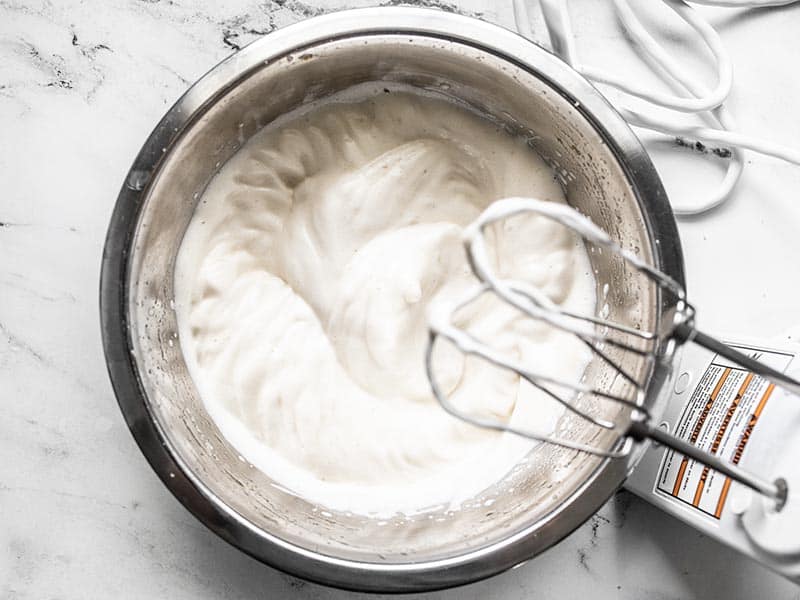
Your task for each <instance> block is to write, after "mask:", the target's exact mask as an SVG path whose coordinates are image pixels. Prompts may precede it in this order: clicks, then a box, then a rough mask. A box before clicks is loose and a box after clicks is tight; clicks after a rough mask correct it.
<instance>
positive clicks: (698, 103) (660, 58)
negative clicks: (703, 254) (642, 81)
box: [514, 0, 800, 216]
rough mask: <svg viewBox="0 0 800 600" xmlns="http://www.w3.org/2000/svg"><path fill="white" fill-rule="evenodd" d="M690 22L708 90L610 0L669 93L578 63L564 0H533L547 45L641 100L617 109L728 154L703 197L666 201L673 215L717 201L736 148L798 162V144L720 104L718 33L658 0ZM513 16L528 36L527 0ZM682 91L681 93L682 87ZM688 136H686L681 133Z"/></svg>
mask: <svg viewBox="0 0 800 600" xmlns="http://www.w3.org/2000/svg"><path fill="white" fill-rule="evenodd" d="M661 1H662V2H663V3H664V4H666V5H667V6H669V8H671V9H672V10H673V11H675V13H676V14H677V15H678V16H679V17H680V18H681V19H682V20H683V21H684V22H685V23H686V24H688V25H689V26H690V27H691V28H692V29H694V30H695V31H696V32H697V34H698V35H699V36H700V38H701V39H702V40H703V43H704V44H705V45H706V46H707V47H708V49H709V50H710V51H711V54H712V55H713V57H714V61H715V66H716V83H715V86H714V88H713V89H712V90H708V89H706V87H705V86H704V85H702V84H700V83H698V82H696V81H694V80H693V79H692V77H691V76H690V75H689V74H687V73H686V72H685V71H684V70H683V69H682V67H681V65H680V64H679V62H678V61H676V60H675V59H673V58H672V57H671V56H670V55H669V53H668V52H667V51H666V50H665V49H664V47H663V46H662V45H661V44H659V43H658V41H656V39H655V38H654V37H653V36H652V35H651V34H650V32H649V31H648V30H647V29H646V28H645V27H644V25H643V24H642V22H641V21H640V20H639V17H638V16H637V15H636V13H635V12H634V10H633V9H632V8H631V5H630V4H629V2H628V0H613V4H614V8H615V10H616V12H617V16H618V18H619V20H620V22H621V24H622V26H623V27H624V29H625V31H626V33H627V34H628V35H629V36H630V38H631V39H632V40H633V41H634V42H635V43H636V44H637V45H638V46H639V48H640V49H641V51H642V52H643V57H644V58H645V59H646V60H647V61H648V62H649V63H650V65H651V67H652V68H653V70H654V72H655V73H656V74H658V76H659V77H660V78H661V79H662V80H663V81H664V82H665V83H666V84H667V85H669V86H670V87H671V88H672V89H673V90H674V92H675V94H676V95H669V94H662V93H658V92H654V91H651V90H646V89H644V88H642V87H640V86H636V85H633V84H631V83H629V82H626V81H624V80H623V79H621V78H619V77H617V76H616V75H614V74H612V73H608V72H607V71H604V70H602V69H599V68H596V67H591V66H587V65H584V64H581V62H580V61H579V60H578V54H577V50H576V47H575V36H574V35H573V34H572V24H571V22H570V18H569V12H568V10H567V0H540V6H541V10H542V15H543V16H544V20H545V26H546V27H547V32H548V35H549V37H550V42H551V44H552V46H553V51H554V52H555V53H556V54H557V55H559V56H560V57H561V58H562V59H564V60H565V61H566V62H567V63H568V64H570V65H571V66H572V67H573V68H574V69H575V70H576V71H578V72H580V73H581V74H583V75H584V76H585V77H586V78H588V79H590V80H592V81H594V82H595V83H598V84H602V85H608V86H610V87H613V88H615V89H617V90H619V91H620V92H622V93H623V94H626V95H628V96H631V97H634V98H637V99H638V100H639V101H640V102H641V103H643V104H644V105H645V106H647V108H653V109H655V110H653V111H652V112H648V114H645V113H643V112H642V111H641V110H634V109H632V108H630V107H624V106H618V107H617V109H618V110H619V111H620V114H622V116H623V117H624V118H625V119H626V120H627V121H628V123H630V124H631V125H633V126H636V127H641V128H643V129H648V130H651V131H656V132H658V133H662V134H665V135H669V136H672V137H675V138H679V139H680V140H681V141H682V142H683V143H684V144H685V145H692V146H694V145H695V144H696V143H697V142H698V141H699V142H701V143H702V144H703V145H704V146H706V147H714V146H723V148H722V149H721V150H719V152H718V153H720V154H723V155H727V156H729V157H730V162H729V163H728V168H727V171H726V173H725V176H724V177H723V179H722V181H721V182H720V184H719V186H718V187H717V189H716V190H715V191H714V192H713V193H711V194H709V195H708V196H707V197H706V198H705V200H704V201H703V202H702V203H699V204H693V205H685V204H677V205H676V204H673V209H674V211H675V214H676V215H678V216H694V215H700V214H703V213H706V212H708V211H710V210H712V209H714V208H716V207H717V206H719V205H721V204H722V203H724V202H725V201H726V200H727V199H728V198H729V197H730V195H731V192H732V191H733V189H734V188H735V187H736V184H737V182H738V181H739V177H740V176H741V173H742V169H743V168H744V159H743V153H742V149H748V150H752V151H754V152H758V153H760V154H764V155H767V156H772V157H775V158H779V159H782V160H785V161H787V162H791V163H794V164H797V165H800V151H798V150H796V149H794V148H789V147H787V146H783V145H780V144H774V143H771V142H767V141H764V140H760V139H757V138H753V137H750V136H747V135H744V134H741V133H736V132H735V131H734V130H735V129H736V124H735V122H734V119H733V117H732V116H731V114H730V112H729V111H728V110H727V109H726V108H725V107H724V106H723V104H724V102H725V100H727V98H728V96H729V94H730V92H731V88H732V86H733V65H732V64H731V61H730V58H729V57H728V53H727V52H726V50H725V48H724V46H723V45H722V41H721V39H720V37H719V34H718V33H717V32H716V30H715V29H714V28H713V27H712V26H711V25H710V24H709V23H708V22H707V21H706V20H705V19H703V17H702V16H701V15H700V14H699V13H697V11H695V10H694V9H693V8H692V7H691V6H690V5H689V4H687V2H686V1H684V0H661ZM690 1H691V2H693V3H695V4H703V5H708V6H718V7H739V8H745V7H748V8H759V7H768V6H785V5H788V4H793V3H795V2H798V1H800V0H760V1H759V0H690ZM514 20H515V22H516V26H517V31H519V33H520V34H522V35H523V36H525V37H527V38H529V39H530V38H532V37H533V31H532V29H531V21H530V17H529V15H528V7H527V3H526V0H514ZM687 93H688V96H687V95H686V94H687ZM664 109H668V110H671V111H676V112H681V113H690V114H695V115H698V116H700V117H701V118H702V119H703V120H705V121H707V122H708V123H709V125H710V126H708V127H704V126H699V125H688V124H682V123H680V122H678V121H675V120H674V119H670V118H668V117H667V116H665V115H664V112H665V111H664ZM686 136H689V137H690V138H693V139H688V140H687V139H686Z"/></svg>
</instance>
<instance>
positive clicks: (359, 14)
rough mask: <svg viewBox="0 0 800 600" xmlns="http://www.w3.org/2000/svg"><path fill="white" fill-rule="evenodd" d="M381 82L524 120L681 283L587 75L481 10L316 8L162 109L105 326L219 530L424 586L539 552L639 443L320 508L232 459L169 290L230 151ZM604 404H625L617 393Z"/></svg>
mask: <svg viewBox="0 0 800 600" xmlns="http://www.w3.org/2000/svg"><path fill="white" fill-rule="evenodd" d="M377 81H381V82H382V81H387V82H392V83H395V84H404V85H407V86H411V87H413V88H417V89H421V90H426V91H429V92H435V93H437V94H440V95H443V96H446V97H450V98H452V99H454V100H456V101H458V102H459V103H461V104H462V105H465V106H468V107H469V108H471V109H472V110H475V111H478V112H480V113H482V114H483V115H485V116H486V118H491V119H494V120H495V121H496V122H498V123H500V124H501V125H502V126H503V127H505V128H506V129H507V130H508V131H509V132H510V133H512V134H514V135H519V136H522V137H524V138H525V139H526V140H527V141H528V143H529V144H530V146H531V147H532V148H534V149H535V150H536V151H538V152H539V153H540V154H541V155H542V156H544V157H545V158H546V159H547V160H549V161H550V163H551V164H552V165H553V167H554V170H555V173H556V174H557V175H558V176H559V177H560V178H561V180H562V183H563V185H564V188H565V190H566V192H567V196H568V199H569V201H570V202H571V203H572V204H574V205H575V206H577V207H578V208H580V209H581V210H582V211H583V212H585V213H586V214H589V215H590V216H591V217H592V218H593V219H594V220H595V221H596V222H597V223H598V224H600V225H601V226H602V227H604V228H605V229H606V230H607V231H609V232H610V233H611V235H612V236H613V237H615V238H617V239H618V240H620V241H622V243H623V244H624V245H625V246H627V247H629V248H638V249H639V251H640V253H641V254H642V255H644V256H646V257H648V258H649V259H650V260H652V262H653V263H654V264H655V265H657V266H658V267H659V268H661V269H662V270H663V271H665V272H666V273H667V274H668V275H670V276H671V277H672V278H673V279H675V280H677V281H678V282H680V283H683V282H684V277H683V263H682V257H681V250H680V245H679V241H678V236H677V231H676V228H675V223H674V219H673V217H672V213H671V211H670V208H669V206H668V204H667V201H666V198H665V194H664V190H663V189H662V186H661V183H660V182H659V179H658V177H657V175H656V173H655V171H654V169H653V166H652V165H651V163H650V161H649V159H648V157H647V155H646V154H645V152H644V150H643V149H642V147H641V145H640V144H639V142H638V141H637V139H636V137H635V136H634V135H633V133H632V132H631V131H630V129H629V128H628V127H627V125H626V124H625V122H624V121H623V120H622V118H621V117H620V116H619V115H618V114H617V113H616V112H615V111H614V110H613V109H612V108H611V107H610V106H609V104H608V103H607V102H606V101H605V99H604V98H603V97H602V96H601V95H600V94H599V93H598V92H597V91H596V90H595V89H594V88H593V87H592V86H591V85H590V84H589V83H587V82H586V80H584V79H583V78H582V77H580V76H579V75H578V74H576V73H575V72H574V71H572V70H571V69H570V68H569V67H568V66H566V65H565V64H564V63H562V62H561V61H560V60H559V59H557V58H555V57H554V56H552V55H550V54H549V53H548V52H546V51H544V50H542V49H541V48H539V47H537V46H535V45H534V44H532V43H530V42H528V41H527V40H525V39H523V38H522V37H519V36H518V35H516V34H514V33H511V32H509V31H507V30H504V29H502V28H499V27H496V26H493V25H489V24H487V23H484V22H482V21H479V20H476V19H470V18H466V17H461V16H457V15H453V14H449V13H444V12H439V11H431V10H423V9H410V8H381V9H365V10H355V11H347V12H340V13H336V14H331V15H328V16H324V17H319V18H314V19H310V20H308V21H304V22H302V23H299V24H296V25H292V26H290V27H287V28H285V29H282V30H280V31H277V32H275V33H273V34H270V35H269V36H267V37H265V38H263V39H261V40H258V41H257V42H255V43H253V44H251V45H250V46H248V47H246V48H244V49H243V50H241V51H240V52H237V53H236V54H234V55H233V56H231V57H230V58H228V59H227V60H225V61H224V62H222V63H221V64H220V65H218V66H217V67H215V68H214V69H213V70H212V71H211V72H209V73H208V74H207V75H206V76H204V77H203V78H202V79H201V80H200V81H199V82H197V83H196V84H195V85H194V86H193V87H192V88H191V89H190V90H189V91H188V92H187V93H186V94H185V95H184V96H183V97H182V98H181V99H180V100H179V101H178V102H177V103H176V104H175V106H173V107H172V108H171V109H170V110H169V112H168V113H167V114H166V115H165V116H164V118H163V119H162V120H161V122H160V123H159V124H158V126H157V127H156V129H155V131H153V133H152V134H151V135H150V137H149V139H148V140H147V141H146V143H145V145H144V147H143V148H142V150H141V152H140V153H139V155H138V157H137V158H136V161H135V162H134V165H133V167H132V169H131V171H130V173H129V174H128V177H127V179H126V181H125V183H124V185H123V187H122V190H121V192H120V195H119V198H118V200H117V205H116V208H115V210H114V214H113V217H112V219H111V224H110V226H109V230H108V237H107V239H106V246H105V252H104V255H103V265H102V276H101V302H100V305H101V317H102V331H103V342H104V346H105V353H106V360H107V363H108V369H109V373H110V376H111V380H112V383H113V386H114V390H115V392H116V395H117V398H118V401H119V404H120V407H121V409H122V412H123V413H124V415H125V418H126V420H127V422H128V425H129V427H130V429H131V431H132V433H133V435H134V437H135V438H136V441H137V442H138V444H139V446H140V448H141V449H142V452H143V453H144V454H145V456H146V457H147V459H148V460H149V461H150V464H151V465H152V467H153V468H154V470H155V471H156V472H157V473H158V475H159V476H160V477H161V479H162V481H163V482H164V483H165V484H166V485H167V487H168V488H169V489H170V490H171V491H172V493H173V494H175V496H176V497H177V498H178V499H179V500H180V501H181V502H182V503H183V504H184V505H185V506H186V507H187V508H188V509H189V510H190V511H191V512H192V513H194V514H195V515H196V516H197V518H198V519H200V520H201V521H202V522H203V523H204V524H205V525H207V526H208V527H209V528H210V529H211V530H213V531H214V532H216V533H217V534H218V535H219V536H220V537H222V538H223V539H225V540H227V541H228V542H230V543H231V544H233V545H235V546H237V547H238V548H240V549H242V550H244V551H245V552H247V553H249V554H251V555H253V556H254V557H256V558H258V559H259V560H262V561H264V562H265V563H268V564H270V565H272V566H275V567H277V568H279V569H282V570H284V571H287V572H290V573H292V574H295V575H298V576H301V577H304V578H307V579H311V580H314V581H317V582H321V583H324V584H328V585H333V586H339V587H345V588H352V589H359V590H370V591H394V592H400V591H417V590H428V589H435V588H442V587H448V586H453V585H458V584H463V583H466V582H469V581H474V580H477V579H481V578H484V577H488V576H490V575H493V574H495V573H498V572H499V571H502V570H504V569H508V568H509V567H512V566H514V565H516V564H518V563H520V562H522V561H525V560H527V559H529V558H531V557H532V556H534V555H535V554H537V553H539V552H541V551H543V550H545V549H546V548H548V547H549V546H551V545H552V544H554V543H555V542H557V541H558V540H560V539H561V538H563V537H564V536H566V535H567V534H569V533H570V532H571V531H572V530H573V529H575V528H576V527H577V526H579V525H580V524H581V523H582V522H584V521H585V520H586V519H587V518H588V517H589V516H590V515H591V514H592V513H594V512H595V511H596V510H597V509H598V508H599V507H600V506H601V505H602V504H603V502H605V500H606V499H607V498H608V497H609V496H610V495H611V494H612V493H613V492H614V491H615V490H616V489H617V488H618V487H619V486H620V484H621V483H622V481H623V480H624V478H625V476H626V474H627V473H628V472H629V469H630V468H631V467H632V466H633V463H634V462H635V457H634V458H631V459H630V460H628V461H619V460H618V461H609V460H602V459H598V458H596V457H591V456H587V455H583V454H576V453H574V452H569V451H566V450H563V449H559V448H552V447H546V446H541V447H539V448H537V449H536V450H534V452H535V453H537V460H536V461H531V464H532V465H533V466H529V467H526V468H521V469H519V471H518V472H516V473H515V474H514V475H513V476H512V477H511V478H510V480H509V481H506V482H505V483H503V484H499V485H498V486H496V488H494V489H492V490H489V491H488V492H487V495H491V496H492V497H493V498H494V503H493V504H492V505H491V507H487V506H484V504H483V503H476V506H473V507H472V508H467V509H464V510H461V511H456V512H454V513H450V512H443V513H441V514H437V515H435V517H436V518H427V517H425V518H420V519H416V520H414V521H413V522H411V523H408V522H406V521H404V520H403V519H401V518H398V519H395V520H390V522H389V523H386V524H382V525H381V524H378V523H376V522H375V521H373V520H369V519H365V518H360V517H357V516H353V515H346V514H339V513H331V512H328V511H326V510H321V509H320V508H319V507H315V506H313V505H311V504H309V503H308V502H305V501H304V500H302V499H299V498H297V497H295V496H293V495H291V494H289V493H286V492H285V491H284V490H283V489H282V488H279V487H276V486H274V485H272V482H271V481H270V479H269V478H268V477H267V476H266V475H264V474H263V473H261V472H259V471H257V470H255V469H254V468H252V467H250V466H248V465H247V464H245V463H244V462H242V461H240V460H239V459H238V454H237V452H236V451H235V450H234V449H233V448H232V447H231V446H230V445H229V444H228V442H227V441H226V440H225V439H224V438H223V437H222V436H221V434H220V432H219V431H218V429H217V428H216V426H215V425H214V423H213V422H212V421H211V420H210V419H209V417H208V415H207V413H206V411H205V409H204V407H203V404H202V402H201V401H200V399H199V398H198V395H197V392H196V390H195V388H194V385H193V383H192V381H191V379H190V377H189V375H188V373H187V370H186V365H185V364H184V361H183V357H182V354H181V350H180V344H179V342H180V340H177V337H176V336H177V333H176V332H177V326H176V319H175V314H174V311H173V310H172V309H171V307H170V301H171V299H172V297H173V290H172V286H173V268H174V260H175V256H176V253H177V249H178V247H179V245H180V242H181V239H182V236H183V233H184V231H185V229H186V226H187V224H188V222H189V220H190V218H191V216H192V212H193V210H194V207H195V205H196V202H197V198H198V196H199V194H201V193H202V192H203V190H204V188H205V186H206V185H207V183H208V182H209V180H210V179H211V178H212V177H213V176H214V174H215V173H216V171H217V170H218V168H219V167H220V165H221V164H223V163H224V162H225V161H226V160H227V159H228V158H229V157H230V156H231V155H232V154H233V153H234V152H236V150H237V149H238V148H239V147H240V146H241V144H242V143H244V142H245V141H246V140H247V139H248V138H250V137H251V136H252V135H253V134H254V133H255V132H256V131H258V130H259V129H260V128H261V127H263V126H265V125H266V124H268V123H270V122H271V121H272V120H274V119H275V118H276V117H279V116H281V115H283V114H285V113H286V112H288V111H290V110H292V109H295V108H297V107H299V106H301V105H303V104H305V103H307V102H311V101H317V100H320V99H324V98H326V97H328V96H330V95H331V94H334V93H336V92H339V91H342V90H344V89H349V88H352V87H353V86H356V85H358V84H362V83H366V82H377ZM592 257H593V263H594V267H595V268H596V269H597V271H598V276H597V279H598V286H602V285H603V284H604V283H609V282H610V283H612V284H613V285H612V293H611V297H610V298H609V304H610V309H611V316H612V317H615V318H617V319H619V320H621V321H624V322H627V323H629V324H633V325H640V326H645V327H657V326H658V325H659V323H660V321H661V318H662V312H663V311H664V309H665V308H666V307H664V306H662V299H661V298H660V297H659V294H658V291H657V290H656V289H655V288H653V287H652V286H648V285H646V284H644V283H642V282H640V281H637V280H636V278H635V276H634V275H632V274H631V273H628V272H627V271H626V270H625V269H624V268H622V267H620V265H618V264H615V263H614V262H613V260H611V259H609V258H608V257H603V256H602V255H599V253H595V254H593V255H592ZM170 340H172V343H170ZM175 340H177V342H178V343H176V342H175ZM420 365H421V368H422V357H420ZM631 368H633V369H634V370H635V369H639V368H644V367H643V366H642V365H638V364H633V365H631ZM588 375H589V376H590V377H592V378H594V379H597V380H599V381H604V380H606V384H607V385H609V386H612V387H613V385H615V381H614V379H613V377H614V375H613V374H612V373H610V371H609V370H608V369H604V367H603V365H602V364H599V365H598V364H593V365H591V366H590V369H589V372H588ZM664 376H665V373H664V372H661V371H657V372H656V373H655V374H654V376H653V377H652V378H651V381H650V385H649V388H648V396H647V402H648V406H650V407H651V408H652V407H653V405H654V404H655V403H657V401H658V398H659V390H660V388H661V387H662V386H661V382H662V381H663V378H664ZM594 410H596V411H599V412H603V413H605V414H607V415H609V416H611V417H614V418H624V415H623V414H622V413H619V411H618V410H617V411H616V412H614V411H615V410H616V409H613V408H609V407H594ZM560 428H561V430H562V431H564V432H566V433H568V434H570V435H573V436H575V437H576V438H578V439H584V440H585V439H587V438H586V436H588V435H589V434H588V433H586V432H585V431H583V430H582V429H581V428H580V427H578V426H577V424H576V423H574V422H572V421H570V419H569V418H565V419H564V420H563V421H562V423H560ZM592 441H593V443H595V444H599V445H601V446H602V445H603V444H606V445H609V444H611V443H612V442H611V441H610V438H609V439H605V438H603V437H598V436H594V437H593V440H592ZM512 487H513V492H512V491H509V490H510V488H512Z"/></svg>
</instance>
